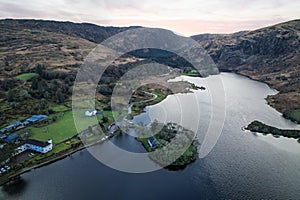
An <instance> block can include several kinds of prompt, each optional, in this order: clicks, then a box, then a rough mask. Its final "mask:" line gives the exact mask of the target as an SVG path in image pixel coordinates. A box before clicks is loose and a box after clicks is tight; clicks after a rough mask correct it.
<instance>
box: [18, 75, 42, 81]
mask: <svg viewBox="0 0 300 200" xmlns="http://www.w3.org/2000/svg"><path fill="white" fill-rule="evenodd" d="M34 76H37V74H36V73H25V74H21V75H19V76H16V79H19V80H21V81H24V82H26V81H28V80H29V79H31V78H32V77H34Z"/></svg>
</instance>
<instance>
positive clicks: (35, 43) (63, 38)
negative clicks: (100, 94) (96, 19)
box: [0, 19, 136, 79]
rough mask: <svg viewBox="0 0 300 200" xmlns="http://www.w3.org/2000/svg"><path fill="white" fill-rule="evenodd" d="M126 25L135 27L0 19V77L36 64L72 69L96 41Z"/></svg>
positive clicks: (75, 68)
mask: <svg viewBox="0 0 300 200" xmlns="http://www.w3.org/2000/svg"><path fill="white" fill-rule="evenodd" d="M129 28H136V27H121V28H120V27H103V26H97V25H94V24H88V23H82V24H81V23H72V22H57V21H46V20H22V19H5V20H0V44H1V45H0V79H1V78H5V77H13V76H16V75H18V74H21V73H24V72H29V71H30V70H32V69H33V68H34V67H35V65H36V64H37V63H39V64H43V65H45V66H46V67H47V68H48V69H57V70H62V71H71V70H75V71H76V70H77V69H78V68H79V67H80V65H81V64H82V62H83V61H84V59H85V57H86V56H87V55H88V53H89V52H90V51H91V50H92V49H93V48H94V47H95V46H96V45H97V43H100V42H102V41H103V40H105V39H106V38H108V37H110V36H112V35H114V34H117V33H119V32H122V31H125V30H127V29H129Z"/></svg>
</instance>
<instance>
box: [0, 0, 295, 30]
mask: <svg viewBox="0 0 300 200" xmlns="http://www.w3.org/2000/svg"><path fill="white" fill-rule="evenodd" d="M0 10H1V12H0V18H27V19H28V18H30V19H33V18H34V19H53V20H60V21H73V22H90V23H95V24H99V25H112V26H129V25H141V26H148V27H161V28H167V29H171V30H173V31H175V32H177V33H180V34H183V35H193V34H198V33H206V32H210V33H231V32H236V31H240V30H251V29H256V28H261V27H264V26H268V25H272V24H276V23H279V22H283V21H288V20H291V19H297V18H300V14H299V13H300V12H299V11H300V0H222V1H221V0H184V1H181V0H177V1H176V0H123V1H122V0H121V1H114V0H81V1H79V0H49V1H43V0H10V1H9V0H0Z"/></svg>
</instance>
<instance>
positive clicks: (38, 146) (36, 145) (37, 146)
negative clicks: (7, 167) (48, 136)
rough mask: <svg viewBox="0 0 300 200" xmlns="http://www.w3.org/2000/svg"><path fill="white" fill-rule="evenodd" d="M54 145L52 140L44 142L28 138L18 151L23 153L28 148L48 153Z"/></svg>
mask: <svg viewBox="0 0 300 200" xmlns="http://www.w3.org/2000/svg"><path fill="white" fill-rule="evenodd" d="M52 147H53V144H52V140H47V141H46V142H42V141H38V140H33V139H28V140H26V141H25V142H24V143H23V144H22V145H21V146H19V147H18V149H17V153H22V152H24V151H26V150H32V151H36V152H39V153H47V152H49V151H51V150H52Z"/></svg>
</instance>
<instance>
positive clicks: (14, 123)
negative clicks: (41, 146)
mask: <svg viewBox="0 0 300 200" xmlns="http://www.w3.org/2000/svg"><path fill="white" fill-rule="evenodd" d="M20 124H22V123H21V122H20V121H15V122H12V123H10V126H17V125H20Z"/></svg>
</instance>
